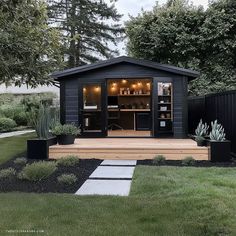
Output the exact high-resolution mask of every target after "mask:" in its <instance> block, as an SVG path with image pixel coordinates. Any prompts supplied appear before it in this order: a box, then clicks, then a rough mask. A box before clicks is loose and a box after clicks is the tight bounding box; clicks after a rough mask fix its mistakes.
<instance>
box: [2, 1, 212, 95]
mask: <svg viewBox="0 0 236 236" xmlns="http://www.w3.org/2000/svg"><path fill="white" fill-rule="evenodd" d="M105 1H106V2H108V3H109V2H110V0H105ZM158 2H159V4H164V3H166V0H159V1H158ZM190 2H192V3H193V4H194V5H196V6H198V5H202V6H203V7H204V8H207V5H208V0H190ZM155 3H156V0H117V2H116V3H115V5H116V8H117V10H118V12H119V13H120V14H123V17H122V23H124V22H125V21H126V20H128V19H129V15H132V16H137V15H138V13H140V12H141V9H142V8H143V9H144V10H146V11H148V10H151V9H152V8H153V6H154V5H155ZM118 50H119V54H120V55H126V51H125V42H122V43H119V44H118ZM36 91H37V92H42V91H53V92H55V93H57V94H58V93H59V89H58V88H56V87H47V86H42V87H38V88H37V89H27V88H26V86H22V87H21V88H15V87H8V88H6V87H5V86H4V85H0V93H3V92H14V93H22V92H23V93H24V92H25V93H26V92H27V93H28V92H30V93H32V92H36Z"/></svg>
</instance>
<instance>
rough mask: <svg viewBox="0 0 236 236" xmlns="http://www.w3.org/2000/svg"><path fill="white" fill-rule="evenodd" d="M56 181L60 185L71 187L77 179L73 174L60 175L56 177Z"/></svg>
mask: <svg viewBox="0 0 236 236" xmlns="http://www.w3.org/2000/svg"><path fill="white" fill-rule="evenodd" d="M57 181H58V182H59V183H60V184H68V185H71V184H73V183H75V182H76V181H77V177H76V176H75V175H74V174H62V175H60V176H58V177H57Z"/></svg>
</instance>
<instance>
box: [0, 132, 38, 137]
mask: <svg viewBox="0 0 236 236" xmlns="http://www.w3.org/2000/svg"><path fill="white" fill-rule="evenodd" d="M32 132H34V130H21V131H13V132H8V133H0V138H8V137H13V136H18V135H22V134H28V133H32Z"/></svg>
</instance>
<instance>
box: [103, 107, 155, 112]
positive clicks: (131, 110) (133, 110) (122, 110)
mask: <svg viewBox="0 0 236 236" xmlns="http://www.w3.org/2000/svg"><path fill="white" fill-rule="evenodd" d="M108 111H118V109H112V108H111V109H108ZM120 111H121V112H135V111H151V110H150V109H120Z"/></svg>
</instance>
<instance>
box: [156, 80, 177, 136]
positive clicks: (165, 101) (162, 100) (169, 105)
mask: <svg viewBox="0 0 236 236" xmlns="http://www.w3.org/2000/svg"><path fill="white" fill-rule="evenodd" d="M159 83H160V84H159ZM158 88H159V89H158V94H157V96H158V124H159V132H161V133H169V132H172V121H173V89H172V83H164V82H158ZM163 93H168V94H163ZM161 107H165V109H166V110H161Z"/></svg>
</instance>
